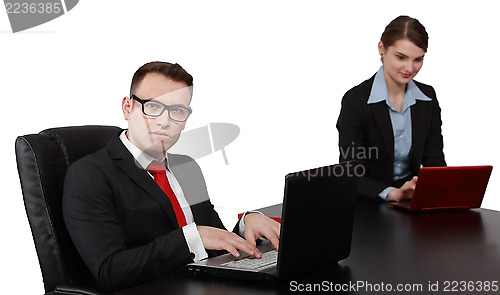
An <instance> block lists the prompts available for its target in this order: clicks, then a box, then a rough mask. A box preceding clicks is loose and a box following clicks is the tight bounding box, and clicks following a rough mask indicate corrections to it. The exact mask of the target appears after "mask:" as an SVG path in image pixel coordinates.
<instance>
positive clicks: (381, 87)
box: [366, 66, 431, 111]
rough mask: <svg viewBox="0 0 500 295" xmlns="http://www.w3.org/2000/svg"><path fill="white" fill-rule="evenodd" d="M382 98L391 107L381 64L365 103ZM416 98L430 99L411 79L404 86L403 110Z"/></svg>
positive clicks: (378, 100)
mask: <svg viewBox="0 0 500 295" xmlns="http://www.w3.org/2000/svg"><path fill="white" fill-rule="evenodd" d="M384 100H385V101H386V103H387V105H388V106H389V107H390V108H392V106H391V104H390V102H389V94H388V92H387V84H386V82H385V75H384V66H381V67H380V69H379V70H378V72H377V74H375V79H374V81H373V85H372V89H371V92H370V96H369V97H368V101H367V102H366V103H367V104H372V103H378V102H381V101H384ZM416 100H421V101H431V99H430V98H429V97H428V96H427V95H425V94H424V93H423V92H422V91H421V90H420V88H418V87H417V84H415V82H414V81H413V79H412V80H411V81H410V82H408V86H407V87H406V93H405V97H404V100H403V111H404V110H406V109H407V108H409V107H411V106H412V105H414V104H415V103H416Z"/></svg>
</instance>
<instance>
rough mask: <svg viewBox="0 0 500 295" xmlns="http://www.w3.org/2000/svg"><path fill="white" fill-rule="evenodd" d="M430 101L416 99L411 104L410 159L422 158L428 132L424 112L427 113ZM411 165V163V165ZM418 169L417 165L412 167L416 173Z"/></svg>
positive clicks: (427, 119)
mask: <svg viewBox="0 0 500 295" xmlns="http://www.w3.org/2000/svg"><path fill="white" fill-rule="evenodd" d="M429 106H430V103H426V102H423V101H419V100H417V101H416V103H415V104H414V105H412V106H411V132H412V134H411V141H412V142H411V146H412V151H411V152H412V155H411V159H412V161H415V160H417V159H419V160H418V162H420V160H421V159H422V155H423V153H424V146H425V144H426V141H427V133H428V132H429V126H428V125H427V124H428V121H429V118H426V114H429V109H428V107H429ZM412 166H413V165H412ZM419 169H420V167H419V165H417V167H413V170H414V171H413V172H414V173H415V174H418V170H419Z"/></svg>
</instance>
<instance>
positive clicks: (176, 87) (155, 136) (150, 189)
mask: <svg viewBox="0 0 500 295" xmlns="http://www.w3.org/2000/svg"><path fill="white" fill-rule="evenodd" d="M192 81H193V78H192V77H191V75H189V74H188V73H187V72H186V71H185V70H184V69H183V68H182V67H181V66H179V65H178V64H170V63H164V62H152V63H148V64H145V65H144V66H142V67H141V68H139V70H137V72H136V73H135V74H134V77H133V79H132V85H131V89H130V94H131V95H130V97H125V98H124V99H123V101H122V111H123V115H124V117H125V119H126V120H127V121H128V130H124V131H123V132H121V133H120V134H116V135H115V136H114V137H113V138H111V140H110V142H109V144H108V146H107V147H106V148H104V149H102V150H100V151H98V152H97V153H95V154H92V155H89V156H86V157H84V158H82V159H80V160H79V161H77V162H75V163H74V164H73V165H72V166H71V167H70V168H69V169H68V172H67V174H66V179H65V184H64V195H63V216H64V220H65V223H66V226H67V229H68V232H69V233H70V235H71V238H72V239H73V242H74V244H75V246H76V248H77V249H78V251H79V253H80V255H81V257H82V258H83V260H84V261H85V263H86V264H87V266H88V267H89V269H90V271H91V273H92V274H93V275H94V277H95V278H96V280H97V281H98V283H99V285H100V286H101V287H102V288H104V289H108V290H118V289H123V288H126V287H129V286H133V285H137V284H139V283H143V282H147V281H151V280H154V279H158V278H162V277H164V276H166V275H169V274H172V273H175V272H178V271H179V270H181V269H183V267H184V266H185V265H186V264H187V263H190V262H192V261H193V260H195V261H198V260H200V259H203V258H205V257H207V256H209V255H213V254H214V253H213V252H214V251H212V250H227V251H229V252H230V253H232V254H233V255H235V256H238V255H239V253H238V250H241V251H244V252H246V253H248V254H250V255H254V256H255V257H257V258H260V256H261V254H260V253H259V251H258V250H257V248H256V247H255V245H256V243H255V240H256V239H257V238H259V237H266V238H268V239H269V240H270V241H271V242H272V243H273V244H274V245H275V247H278V244H279V224H278V223H277V222H275V221H273V220H272V219H270V218H268V217H266V216H264V215H262V214H259V213H247V214H246V215H245V216H244V217H243V218H242V219H240V221H239V222H238V224H237V225H236V226H235V229H234V232H235V233H232V232H228V231H227V230H225V228H224V226H223V224H222V222H221V220H220V218H219V216H218V214H217V212H215V210H214V208H213V205H212V204H211V202H210V200H209V197H208V193H207V188H206V185H205V181H204V178H203V174H202V172H201V170H200V168H199V166H198V165H197V164H196V162H195V161H194V160H193V159H191V158H189V157H187V156H182V155H172V154H167V150H168V149H169V148H170V147H171V146H172V145H174V144H175V143H176V141H177V139H178V138H179V136H180V134H181V131H182V130H183V129H184V126H185V124H186V120H187V118H188V117H189V114H190V113H191V109H190V108H189V104H190V102H191V96H192V85H193V83H192ZM152 163H155V164H156V165H158V163H160V164H159V165H160V166H161V167H163V169H164V175H166V179H168V182H167V183H168V185H167V187H168V189H171V191H172V192H173V193H169V192H167V188H165V187H164V186H162V185H159V184H157V182H156V181H155V180H156V174H155V175H153V174H154V173H156V172H149V171H148V170H147V169H148V167H151V165H153V164H152ZM158 183H159V182H158ZM172 195H173V199H172V198H171V196H172ZM180 211H182V212H180ZM179 216H181V217H179ZM243 232H244V233H243ZM236 233H238V234H244V237H245V238H242V237H240V236H239V235H237V234H236Z"/></svg>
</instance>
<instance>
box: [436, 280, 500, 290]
mask: <svg viewBox="0 0 500 295" xmlns="http://www.w3.org/2000/svg"><path fill="white" fill-rule="evenodd" d="M443 287H444V288H443V291H445V292H497V291H498V290H499V289H498V281H444V284H443Z"/></svg>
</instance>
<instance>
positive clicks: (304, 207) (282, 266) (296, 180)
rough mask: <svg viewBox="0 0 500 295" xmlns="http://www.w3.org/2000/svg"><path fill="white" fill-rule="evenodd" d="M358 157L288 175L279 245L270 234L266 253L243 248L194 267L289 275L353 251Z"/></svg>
mask: <svg viewBox="0 0 500 295" xmlns="http://www.w3.org/2000/svg"><path fill="white" fill-rule="evenodd" d="M354 165H355V164H353V162H347V163H342V164H337V165H331V166H325V167H320V168H315V169H310V170H306V171H300V172H296V173H290V174H288V175H286V177H285V195H284V198H283V207H282V216H281V233H280V247H279V251H277V250H276V249H275V248H274V247H273V245H272V244H271V243H270V242H269V241H267V240H265V242H263V243H262V244H261V245H259V246H258V249H259V251H261V253H262V258H261V259H256V258H252V257H249V256H248V255H247V254H245V253H243V252H240V253H241V256H240V257H239V258H236V257H234V256H232V255H231V254H224V255H221V256H217V257H213V258H209V259H205V260H202V261H199V262H195V263H191V264H188V269H189V270H190V271H192V272H195V273H206V274H209V275H213V276H220V277H226V278H236V279H276V278H279V279H288V278H291V277H294V276H297V275H300V274H303V273H306V272H309V271H311V270H314V269H317V268H320V267H325V266H326V265H330V264H337V263H338V261H340V260H342V259H345V258H347V257H348V256H349V254H350V251H351V237H352V227H353V221H354V208H355V203H356V184H357V177H356V176H355V173H354Z"/></svg>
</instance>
